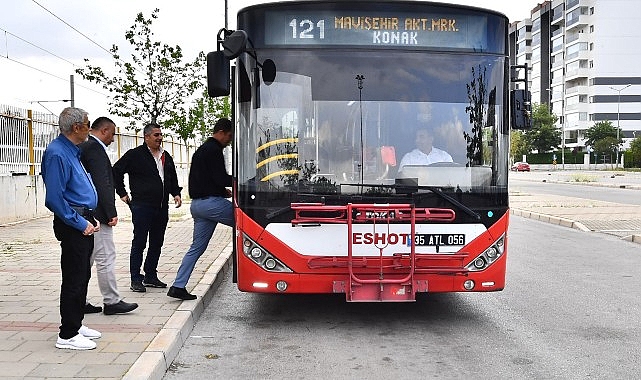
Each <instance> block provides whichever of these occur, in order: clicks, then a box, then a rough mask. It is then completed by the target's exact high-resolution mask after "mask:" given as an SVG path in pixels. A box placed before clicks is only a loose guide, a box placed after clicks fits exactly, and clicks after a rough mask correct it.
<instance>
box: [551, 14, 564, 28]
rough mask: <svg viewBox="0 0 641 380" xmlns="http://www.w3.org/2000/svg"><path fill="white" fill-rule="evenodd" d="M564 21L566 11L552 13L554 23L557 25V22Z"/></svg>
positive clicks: (561, 22)
mask: <svg viewBox="0 0 641 380" xmlns="http://www.w3.org/2000/svg"><path fill="white" fill-rule="evenodd" d="M563 21H565V12H563V11H560V12H554V14H553V15H552V22H551V24H552V25H557V24H563Z"/></svg>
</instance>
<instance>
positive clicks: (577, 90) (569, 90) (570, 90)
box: [565, 85, 590, 95]
mask: <svg viewBox="0 0 641 380" xmlns="http://www.w3.org/2000/svg"><path fill="white" fill-rule="evenodd" d="M589 89H590V87H588V86H585V85H579V86H574V87H566V88H565V94H566V95H574V94H581V95H587V94H588V91H589Z"/></svg>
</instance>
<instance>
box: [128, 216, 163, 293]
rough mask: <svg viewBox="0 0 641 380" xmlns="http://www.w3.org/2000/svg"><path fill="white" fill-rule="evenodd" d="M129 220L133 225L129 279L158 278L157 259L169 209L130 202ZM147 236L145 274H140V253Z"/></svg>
mask: <svg viewBox="0 0 641 380" xmlns="http://www.w3.org/2000/svg"><path fill="white" fill-rule="evenodd" d="M129 207H130V209H131V222H132V224H133V225H134V238H133V239H132V240H131V253H130V256H129V271H130V273H131V281H142V280H144V279H145V278H147V279H150V280H153V279H157V278H158V270H157V268H158V260H159V259H160V249H161V248H162V245H163V243H164V241H165V229H166V228H167V222H168V221H169V209H168V208H166V207H163V208H158V207H150V206H146V205H140V204H131V205H130V206H129ZM147 236H149V248H148V249H147V257H146V258H145V265H144V267H143V270H144V271H145V275H144V276H143V275H142V274H140V267H141V266H142V253H143V251H144V250H145V247H146V246H147Z"/></svg>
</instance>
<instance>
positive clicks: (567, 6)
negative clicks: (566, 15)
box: [565, 0, 581, 12]
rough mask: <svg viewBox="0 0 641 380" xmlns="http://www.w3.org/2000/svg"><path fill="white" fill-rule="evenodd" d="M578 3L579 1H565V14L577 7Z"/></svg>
mask: <svg viewBox="0 0 641 380" xmlns="http://www.w3.org/2000/svg"><path fill="white" fill-rule="evenodd" d="M580 2H581V0H567V1H566V2H565V11H566V12H569V11H571V10H572V8H574V7H576V6H577V5H579V3H580Z"/></svg>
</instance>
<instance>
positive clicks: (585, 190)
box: [510, 173, 641, 205]
mask: <svg viewBox="0 0 641 380" xmlns="http://www.w3.org/2000/svg"><path fill="white" fill-rule="evenodd" d="M528 174H530V173H519V175H520V177H517V178H515V177H516V175H514V174H513V175H512V178H510V191H511V192H529V193H535V194H552V195H563V196H568V197H576V198H584V199H594V200H598V201H605V202H615V203H623V204H631V205H641V191H640V190H636V189H620V188H616V187H599V186H593V185H580V184H574V183H554V182H543V181H532V180H529V179H527V178H524V176H526V175H528Z"/></svg>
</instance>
